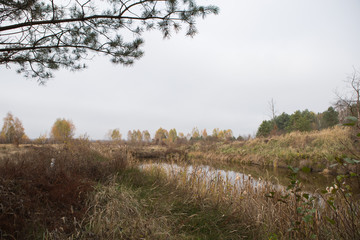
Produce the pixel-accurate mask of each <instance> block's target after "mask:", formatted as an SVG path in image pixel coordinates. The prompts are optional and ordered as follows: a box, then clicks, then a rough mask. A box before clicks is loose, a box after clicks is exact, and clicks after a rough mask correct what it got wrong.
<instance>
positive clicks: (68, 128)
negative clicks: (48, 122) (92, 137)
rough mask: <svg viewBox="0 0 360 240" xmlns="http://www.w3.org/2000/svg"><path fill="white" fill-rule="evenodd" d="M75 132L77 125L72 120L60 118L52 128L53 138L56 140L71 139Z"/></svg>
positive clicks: (64, 140)
mask: <svg viewBox="0 0 360 240" xmlns="http://www.w3.org/2000/svg"><path fill="white" fill-rule="evenodd" d="M74 134H75V125H74V124H73V123H72V121H71V120H66V119H64V118H63V119H61V118H58V119H57V120H56V121H55V123H54V125H53V126H52V128H51V138H52V139H53V140H55V141H56V142H66V141H69V140H71V139H72V138H73V137H74Z"/></svg>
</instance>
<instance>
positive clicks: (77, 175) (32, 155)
mask: <svg viewBox="0 0 360 240" xmlns="http://www.w3.org/2000/svg"><path fill="white" fill-rule="evenodd" d="M52 159H53V160H52ZM52 161H54V163H55V164H54V165H53V166H52V164H51V162H52ZM125 166H126V158H125V157H124V156H122V155H121V154H119V155H118V156H116V157H114V158H112V159H106V160H105V159H104V157H102V156H101V155H99V153H98V152H95V151H93V150H91V149H90V148H89V143H88V142H85V141H82V142H73V143H69V144H67V145H64V146H56V147H52V146H42V147H32V148H29V149H27V151H26V152H25V153H23V152H21V153H19V154H10V155H6V156H5V157H3V159H2V160H1V162H0V202H1V205H0V206H1V207H0V230H1V231H0V238H1V239H41V238H42V237H43V233H44V232H46V231H53V230H54V229H60V230H61V231H62V232H64V233H71V232H72V231H73V230H74V224H75V223H76V222H77V221H79V220H80V219H82V218H83V215H84V213H85V211H86V208H85V207H84V206H85V201H86V199H87V194H88V193H89V192H91V191H92V189H93V186H94V184H96V183H97V182H101V181H104V180H106V179H107V177H108V176H110V175H112V174H114V173H116V172H118V171H120V170H121V169H124V168H125Z"/></svg>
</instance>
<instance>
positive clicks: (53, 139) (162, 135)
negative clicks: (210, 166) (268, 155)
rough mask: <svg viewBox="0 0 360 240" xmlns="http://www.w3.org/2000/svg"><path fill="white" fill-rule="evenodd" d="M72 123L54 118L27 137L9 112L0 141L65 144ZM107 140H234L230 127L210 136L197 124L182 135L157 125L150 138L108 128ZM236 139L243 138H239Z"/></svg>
mask: <svg viewBox="0 0 360 240" xmlns="http://www.w3.org/2000/svg"><path fill="white" fill-rule="evenodd" d="M74 135H75V125H74V124H73V122H72V121H71V120H67V119H64V118H58V119H56V121H55V122H54V124H53V126H52V128H51V131H50V135H49V136H47V134H41V135H40V136H39V137H38V138H36V139H34V140H30V139H29V137H28V136H27V135H26V134H25V129H24V127H23V125H22V122H21V121H20V120H19V118H17V117H14V116H13V114H12V113H10V112H9V113H7V115H6V117H5V118H4V123H3V127H2V129H1V132H0V143H12V144H15V145H19V144H20V143H28V142H33V143H39V144H43V143H65V142H67V141H70V140H71V139H73V138H74ZM106 138H107V140H110V141H114V142H126V143H128V144H139V143H154V144H173V143H185V142H188V141H201V140H204V141H205V140H206V141H230V140H235V137H234V136H233V132H232V130H231V129H227V130H220V129H219V128H215V129H213V131H212V135H210V134H208V133H207V130H206V129H203V130H201V131H199V129H198V128H197V127H194V128H193V129H192V131H191V133H188V134H186V135H185V134H184V133H182V132H180V133H178V132H177V131H176V129H175V128H173V129H170V130H169V131H168V130H166V129H164V128H161V127H160V128H159V129H158V130H157V131H156V132H155V134H154V138H151V134H150V132H149V131H148V130H144V131H140V130H132V131H131V130H129V131H128V134H127V139H126V140H125V139H123V135H122V134H121V132H120V130H119V129H118V128H116V129H111V130H109V131H108V133H107V134H106ZM238 139H243V138H242V137H239V138H238Z"/></svg>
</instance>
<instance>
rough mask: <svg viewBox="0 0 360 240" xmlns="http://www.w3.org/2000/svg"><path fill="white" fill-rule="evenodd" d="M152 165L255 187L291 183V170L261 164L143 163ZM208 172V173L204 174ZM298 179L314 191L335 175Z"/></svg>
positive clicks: (281, 186)
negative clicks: (198, 173) (247, 183)
mask: <svg viewBox="0 0 360 240" xmlns="http://www.w3.org/2000/svg"><path fill="white" fill-rule="evenodd" d="M150 166H158V167H161V168H163V169H164V170H165V171H167V173H168V174H170V173H175V172H177V173H179V172H181V171H185V170H186V172H187V175H189V176H191V174H194V173H196V172H199V171H200V172H202V173H203V177H204V178H205V180H206V181H208V182H209V181H212V180H213V179H215V178H222V179H224V180H227V181H228V182H229V183H231V184H244V182H250V183H251V185H252V186H253V187H257V186H259V185H263V184H264V183H265V182H266V183H271V184H272V185H273V186H274V187H275V188H276V189H277V190H285V189H286V187H287V186H288V185H289V183H290V180H289V174H290V170H288V169H283V168H271V167H261V166H249V165H246V166H239V165H233V166H231V165H225V166H224V165H223V166H222V167H221V168H220V167H216V166H209V165H185V166H181V165H178V164H169V163H148V164H142V165H141V168H146V167H150ZM204 173H206V174H204ZM298 179H299V180H300V181H301V183H302V190H303V191H306V192H311V193H314V192H315V191H316V190H318V189H325V188H326V187H327V186H330V185H332V183H333V181H334V178H333V176H324V175H321V174H320V173H303V172H300V173H299V174H298Z"/></svg>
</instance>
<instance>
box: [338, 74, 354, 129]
mask: <svg viewBox="0 0 360 240" xmlns="http://www.w3.org/2000/svg"><path fill="white" fill-rule="evenodd" d="M346 84H347V88H348V90H347V92H345V93H339V92H338V91H336V92H335V94H336V97H337V100H336V102H335V104H334V105H335V107H336V109H337V111H338V112H339V119H340V121H341V122H344V119H345V118H346V117H347V116H353V117H356V118H357V119H359V117H360V72H359V70H357V69H355V68H354V71H353V73H352V74H351V75H350V76H349V77H348V79H347V80H346Z"/></svg>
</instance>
